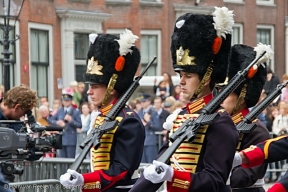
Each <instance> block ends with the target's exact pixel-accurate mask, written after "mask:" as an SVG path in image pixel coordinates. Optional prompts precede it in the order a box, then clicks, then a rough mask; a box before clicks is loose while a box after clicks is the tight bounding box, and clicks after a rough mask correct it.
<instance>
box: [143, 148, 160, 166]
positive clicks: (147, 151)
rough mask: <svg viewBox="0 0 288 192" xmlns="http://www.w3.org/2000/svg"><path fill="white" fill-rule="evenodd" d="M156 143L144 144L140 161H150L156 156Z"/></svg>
mask: <svg viewBox="0 0 288 192" xmlns="http://www.w3.org/2000/svg"><path fill="white" fill-rule="evenodd" d="M157 153H158V150H157V145H148V146H144V149H143V154H142V159H141V163H152V162H153V160H156V157H157Z"/></svg>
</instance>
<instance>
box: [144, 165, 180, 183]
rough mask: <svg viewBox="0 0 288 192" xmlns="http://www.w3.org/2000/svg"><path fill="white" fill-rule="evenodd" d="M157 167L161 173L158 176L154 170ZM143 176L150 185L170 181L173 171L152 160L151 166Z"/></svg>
mask: <svg viewBox="0 0 288 192" xmlns="http://www.w3.org/2000/svg"><path fill="white" fill-rule="evenodd" d="M159 167H162V172H161V173H159V174H158V173H157V172H156V168H159ZM143 175H144V177H145V179H147V180H149V181H151V182H152V183H161V182H164V181H172V178H173V175H174V170H173V168H172V167H171V166H169V165H166V164H165V163H162V162H159V161H155V160H154V161H153V164H152V165H150V166H149V167H147V168H146V169H145V170H144V172H143Z"/></svg>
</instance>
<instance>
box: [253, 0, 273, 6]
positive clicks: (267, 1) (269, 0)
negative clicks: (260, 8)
mask: <svg viewBox="0 0 288 192" xmlns="http://www.w3.org/2000/svg"><path fill="white" fill-rule="evenodd" d="M256 4H257V5H275V3H274V0H256Z"/></svg>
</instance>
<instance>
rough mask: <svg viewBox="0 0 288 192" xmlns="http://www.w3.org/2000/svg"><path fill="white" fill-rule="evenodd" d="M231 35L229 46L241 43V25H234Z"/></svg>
mask: <svg viewBox="0 0 288 192" xmlns="http://www.w3.org/2000/svg"><path fill="white" fill-rule="evenodd" d="M231 35H232V37H231V38H232V39H231V45H235V44H241V43H243V26H242V25H241V24H234V26H233V31H232V33H231Z"/></svg>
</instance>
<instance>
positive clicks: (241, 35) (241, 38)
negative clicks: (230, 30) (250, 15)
mask: <svg viewBox="0 0 288 192" xmlns="http://www.w3.org/2000/svg"><path fill="white" fill-rule="evenodd" d="M233 27H238V28H239V44H243V24H241V23H235V24H234V26H233ZM231 43H232V42H231ZM232 46H233V45H232Z"/></svg>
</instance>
